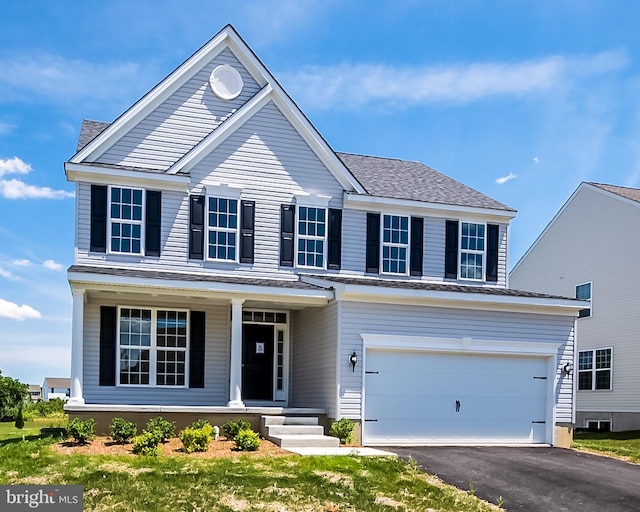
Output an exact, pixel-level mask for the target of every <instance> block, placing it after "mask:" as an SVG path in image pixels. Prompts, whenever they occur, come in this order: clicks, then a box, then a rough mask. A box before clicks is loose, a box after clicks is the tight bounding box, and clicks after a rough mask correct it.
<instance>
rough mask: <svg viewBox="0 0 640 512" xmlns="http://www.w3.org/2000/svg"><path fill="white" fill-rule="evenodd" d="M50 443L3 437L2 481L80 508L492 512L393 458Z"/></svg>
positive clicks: (492, 507)
mask: <svg viewBox="0 0 640 512" xmlns="http://www.w3.org/2000/svg"><path fill="white" fill-rule="evenodd" d="M52 442H54V440H52V439H40V438H36V437H33V438H28V439H27V440H25V441H23V440H22V437H20V438H13V439H5V440H2V441H0V483H2V484H81V485H84V500H85V503H84V507H85V510H86V511H99V510H110V511H127V512H131V511H144V512H153V511H172V512H174V511H189V512H192V511H205V510H206V511H225V512H228V511H240V510H289V511H298V510H314V511H315V510H317V511H325V512H335V511H341V512H342V511H356V510H358V511H368V510H372V511H373V510H375V511H414V510H424V511H427V510H433V511H434V512H435V511H443V512H446V511H495V510H498V509H497V507H496V506H495V505H490V504H488V503H486V502H483V501H481V500H479V499H478V498H476V497H475V496H471V495H469V494H468V493H465V492H463V491H460V490H458V489H456V488H454V487H451V486H448V485H445V484H443V483H442V482H441V481H439V480H438V479H436V478H435V477H431V476H429V475H426V474H424V473H423V472H422V471H421V470H420V469H419V468H418V467H416V466H415V465H413V464H410V463H409V464H407V463H405V462H402V461H400V460H396V459H393V458H386V457H385V458H383V457H379V458H365V457H362V458H360V457H299V456H294V455H292V456H290V457H273V458H271V457H263V458H248V457H247V458H244V457H242V458H239V459H195V458H185V457H158V458H147V457H133V456H120V457H107V456H85V455H59V454H57V453H55V452H53V450H51V448H50V446H49V445H50V444H51V443H52Z"/></svg>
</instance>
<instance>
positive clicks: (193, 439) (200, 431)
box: [180, 422, 213, 453]
mask: <svg viewBox="0 0 640 512" xmlns="http://www.w3.org/2000/svg"><path fill="white" fill-rule="evenodd" d="M196 423H197V422H196ZM194 424H195V423H194ZM212 433H213V427H212V426H211V424H210V423H209V422H206V424H205V425H202V426H201V427H200V428H196V427H195V426H193V425H192V426H190V427H187V428H185V429H184V430H183V431H182V432H180V441H182V446H183V447H184V451H185V452H187V453H192V452H206V451H207V448H209V443H211V441H213V435H212Z"/></svg>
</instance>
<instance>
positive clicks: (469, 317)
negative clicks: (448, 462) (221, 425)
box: [65, 26, 585, 444]
mask: <svg viewBox="0 0 640 512" xmlns="http://www.w3.org/2000/svg"><path fill="white" fill-rule="evenodd" d="M65 171H66V175H67V178H68V179H69V180H70V181H72V182H75V184H76V201H77V205H76V235H75V240H76V247H75V263H74V265H73V266H72V267H70V268H69V271H68V277H69V283H70V285H71V290H72V294H73V334H72V385H71V400H70V401H69V403H68V404H67V406H66V408H67V410H68V411H69V413H70V414H71V416H83V417H87V416H92V417H94V418H98V419H99V421H100V422H102V425H104V422H105V421H106V420H107V419H108V418H109V417H112V416H114V415H119V416H127V415H128V416H136V415H138V416H136V417H140V415H142V414H146V415H151V414H153V415H158V414H162V415H163V416H165V417H171V418H172V419H178V420H179V419H180V415H181V414H182V415H183V416H182V418H184V417H185V416H184V415H189V416H190V418H195V417H203V416H212V415H219V418H217V419H216V421H223V420H224V419H226V418H229V417H238V416H240V415H244V416H245V417H247V418H249V419H251V421H253V422H254V423H255V421H256V418H257V417H259V416H260V415H261V414H265V415H269V414H281V413H285V414H317V415H320V416H323V417H324V418H325V419H329V420H330V419H335V418H342V417H348V418H352V419H353V420H355V421H356V423H357V424H358V429H359V432H358V435H359V438H360V439H361V440H362V441H363V442H364V443H365V444H381V443H385V444H389V443H427V442H447V443H451V442H453V443H465V442H467V443H477V442H483V443H504V442H510V443H555V444H566V442H567V434H568V433H570V427H571V424H572V422H573V393H572V389H573V375H572V374H571V373H565V372H563V367H565V365H566V364H567V363H569V362H571V361H573V358H574V354H573V345H574V324H575V317H576V314H577V312H578V310H579V309H580V307H584V306H585V303H584V302H580V301H576V300H574V299H567V298H563V297H557V296H551V295H545V294H536V293H527V292H519V291H516V290H511V289H509V288H508V287H507V236H508V227H509V223H510V221H511V219H512V218H513V217H514V216H515V215H516V212H515V211H514V210H513V209H512V208H509V207H507V206H505V205H504V204H502V203H500V202H498V201H495V200H493V199H491V198H490V197H487V196H486V195H484V194H482V193H480V192H478V191H475V190H473V189H471V188H469V187H467V186H465V185H463V184H461V183H459V182H457V181H455V180H453V179H451V178H449V177H447V176H445V175H443V174H441V173H439V172H436V171H434V170H432V169H430V168H428V167H426V166H425V165H423V164H421V163H418V162H407V161H402V160H395V159H390V158H377V157H370V156H360V155H353V154H347V153H335V152H334V151H333V150H332V149H331V148H330V147H329V145H328V144H327V142H326V141H325V140H324V139H323V138H322V136H321V135H320V134H319V133H318V132H317V131H316V130H315V128H314V127H313V126H312V125H311V123H310V122H309V120H308V119H307V118H306V117H305V116H304V114H303V113H302V112H301V111H300V110H299V108H298V107H297V106H296V104H295V103H294V102H293V101H292V100H291V99H290V98H289V96H288V95H287V94H286V92H285V91H284V90H283V89H282V88H281V87H280V85H279V84H278V82H277V81H276V80H275V79H274V78H273V77H272V75H271V74H270V73H269V71H268V70H267V69H266V68H265V67H264V66H263V64H262V63H261V62H260V61H259V60H258V58H257V57H256V56H255V55H254V54H253V52H252V51H251V50H250V48H249V47H248V46H247V45H246V44H245V42H244V41H243V40H242V39H241V38H240V37H239V36H238V34H237V33H236V32H235V30H234V29H233V28H232V27H231V26H227V27H225V28H224V29H223V30H222V31H221V32H220V33H219V34H218V35H216V36H215V37H214V38H213V39H212V40H211V41H209V42H208V43H207V44H205V45H204V46H203V47H202V48H201V49H200V50H198V51H197V52H196V53H195V54H194V55H193V56H192V57H190V58H189V59H187V60H186V61H185V62H184V63H183V64H182V65H181V66H180V67H179V68H178V69H176V70H175V71H174V72H172V73H171V74H170V75H169V76H168V77H167V78H166V79H164V80H163V81H162V82H161V83H160V84H158V85H157V86H156V87H155V88H154V89H152V90H151V91H150V92H149V93H148V94H147V95H145V96H144V97H143V98H142V99H140V100H139V101H138V102H137V103H136V104H135V105H133V106H132V107H131V108H130V109H129V110H127V111H126V112H125V113H124V114H122V115H121V116H120V117H119V118H118V119H116V120H115V121H114V122H113V123H110V124H108V123H98V122H93V121H85V122H84V123H83V126H82V131H81V134H80V142H79V146H78V152H77V153H76V154H75V155H74V156H73V157H72V158H71V159H70V160H69V161H68V162H66V163H65ZM102 428H104V427H102Z"/></svg>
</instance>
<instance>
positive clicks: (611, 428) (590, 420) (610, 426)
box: [584, 418, 613, 432]
mask: <svg viewBox="0 0 640 512" xmlns="http://www.w3.org/2000/svg"><path fill="white" fill-rule="evenodd" d="M594 421H595V422H597V423H598V430H600V428H601V427H600V423H601V422H603V421H606V422H607V423H608V424H609V430H610V431H612V432H613V418H609V419H607V418H598V419H593V418H588V419H585V420H584V428H589V423H593V422H594Z"/></svg>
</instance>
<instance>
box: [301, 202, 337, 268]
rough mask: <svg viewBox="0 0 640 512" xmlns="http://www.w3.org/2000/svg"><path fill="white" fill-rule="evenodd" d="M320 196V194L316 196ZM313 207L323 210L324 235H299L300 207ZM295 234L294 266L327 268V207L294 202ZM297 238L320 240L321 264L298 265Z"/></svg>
mask: <svg viewBox="0 0 640 512" xmlns="http://www.w3.org/2000/svg"><path fill="white" fill-rule="evenodd" d="M318 197H320V196H318ZM329 199H330V198H329ZM301 207H302V208H307V209H308V208H315V209H316V210H324V236H317V235H315V236H310V235H301V234H300V208H301ZM294 229H295V236H294V244H293V245H294V249H295V250H294V256H293V257H294V259H295V264H296V265H295V266H296V268H308V269H315V270H326V269H327V250H328V247H327V245H328V241H329V209H328V208H327V207H326V206H318V205H311V204H307V203H302V204H300V203H297V202H296V219H295V228H294ZM299 240H316V241H322V266H321V267H316V266H310V265H300V264H299V263H298V254H299V249H298V241H299Z"/></svg>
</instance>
